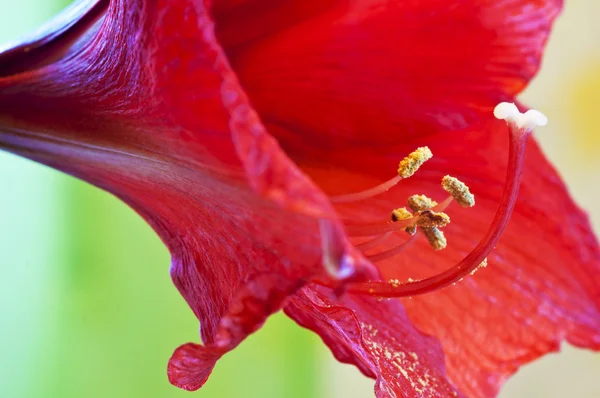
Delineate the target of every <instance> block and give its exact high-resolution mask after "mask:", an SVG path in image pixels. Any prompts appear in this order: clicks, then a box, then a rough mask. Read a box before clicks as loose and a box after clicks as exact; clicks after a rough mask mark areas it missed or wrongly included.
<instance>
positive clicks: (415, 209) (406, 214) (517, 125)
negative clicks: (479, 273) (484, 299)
mask: <svg viewBox="0 0 600 398" xmlns="http://www.w3.org/2000/svg"><path fill="white" fill-rule="evenodd" d="M494 116H495V117H496V118H497V119H502V120H505V121H506V124H507V127H508V128H507V130H508V133H509V156H508V167H507V172H506V180H505V185H504V190H503V193H502V197H501V200H500V204H499V206H498V209H497V211H496V214H495V216H494V219H493V221H492V223H491V225H490V226H489V228H488V230H487V232H486V233H485V234H484V236H483V237H482V239H481V240H480V241H479V243H478V244H477V246H475V248H474V249H473V250H472V251H471V252H470V253H469V254H468V255H467V256H466V257H464V258H463V259H462V260H460V261H459V262H458V263H456V264H454V265H453V266H451V267H450V268H448V269H447V270H445V271H443V272H441V273H439V274H437V275H433V276H430V277H427V278H424V279H421V280H409V281H407V282H400V281H398V280H397V279H393V280H389V281H368V282H347V283H345V284H342V290H343V291H345V292H351V293H359V294H366V295H370V296H376V297H406V296H414V295H419V294H424V293H428V292H432V291H435V290H438V289H441V288H444V287H446V286H449V285H451V284H453V283H455V282H458V281H460V280H461V279H462V278H464V277H465V276H467V275H469V274H473V273H474V272H475V271H476V270H477V269H479V268H481V267H485V266H486V265H487V256H488V255H489V253H490V252H491V251H492V249H493V248H494V246H495V245H496V243H497V242H498V240H499V239H500V237H501V235H502V233H503V232H504V230H505V228H506V226H507V224H508V221H509V220H510V217H511V215H512V212H513V209H514V206H515V203H516V200H517V197H518V191H519V184H520V180H521V175H522V172H523V164H524V158H525V149H526V145H527V139H528V138H529V136H530V135H531V132H532V130H533V128H534V127H536V126H544V125H546V123H547V118H546V117H545V116H544V115H543V114H542V113H540V112H538V111H535V110H529V111H527V112H526V113H521V112H519V110H518V109H517V107H516V106H515V105H514V104H511V103H505V102H503V103H501V104H499V105H498V106H496V108H495V109H494ZM432 156H433V154H432V153H431V151H430V150H429V148H428V147H420V148H417V149H416V150H415V151H414V152H412V153H410V154H409V155H408V156H407V157H406V158H404V159H403V160H402V161H401V162H400V164H399V166H398V174H397V175H396V176H395V177H393V178H391V179H390V180H388V181H386V182H384V183H382V184H380V185H377V186H375V187H373V188H370V189H367V190H365V191H361V192H356V193H351V194H345V195H340V196H333V197H331V198H330V199H331V202H332V203H334V204H335V203H350V202H357V201H362V200H365V199H369V198H372V197H374V196H377V195H380V194H382V193H384V192H386V191H388V190H389V189H391V188H393V187H394V186H395V185H397V184H398V183H400V182H401V181H402V180H403V179H406V178H410V177H411V176H412V175H413V174H415V173H416V172H417V171H418V170H419V168H420V167H421V166H422V165H423V164H424V163H425V162H426V161H428V160H429V159H431V158H432ZM441 185H442V188H443V189H444V190H445V191H446V192H447V193H448V196H447V197H446V198H445V199H444V200H443V201H442V202H440V203H437V202H436V201H434V200H433V199H431V198H429V197H427V196H425V195H413V196H410V197H409V198H408V200H407V207H408V208H407V207H401V208H398V209H394V210H392V211H391V216H390V218H391V219H390V221H388V222H384V223H382V222H378V223H365V222H356V221H352V220H345V221H344V224H345V226H346V232H347V233H348V235H349V236H352V237H363V238H366V240H365V241H363V242H362V243H360V244H357V245H355V247H356V248H357V249H359V250H360V251H362V253H363V254H364V255H365V257H366V258H367V259H369V260H370V261H371V262H372V263H376V262H379V261H383V260H386V259H389V258H392V257H394V256H396V255H398V254H399V253H401V252H402V251H403V250H404V249H406V248H407V247H408V246H409V245H410V244H412V243H413V242H414V241H415V240H416V239H417V238H418V236H419V235H423V236H424V237H425V238H426V239H427V241H428V242H429V245H430V246H431V247H432V249H433V250H443V249H445V248H446V246H447V244H448V243H447V240H446V237H445V235H444V233H443V232H442V228H443V227H445V226H446V225H448V224H449V223H450V217H449V216H448V215H447V214H446V213H445V212H444V211H445V210H446V209H447V208H448V206H449V205H450V204H451V203H452V202H453V201H455V202H456V203H458V204H459V205H460V206H463V207H472V206H474V205H475V197H474V196H473V195H472V194H471V192H470V191H469V188H468V187H467V186H466V185H465V184H464V183H463V182H461V181H460V180H458V179H457V178H454V177H451V176H449V175H447V176H445V177H443V178H442V181H441ZM326 223H327V222H326V221H323V222H322V224H321V231H322V240H323V262H324V265H325V266H326V267H328V268H329V269H331V264H330V263H331V259H332V258H336V257H335V256H334V255H332V253H330V252H329V251H331V250H334V249H333V248H332V247H331V245H329V244H328V239H327V235H328V234H327V232H326V231H327V224H326ZM398 232H401V233H406V234H408V235H407V236H408V238H407V239H406V240H405V241H404V242H402V243H401V244H399V245H396V246H394V247H391V248H388V249H386V250H383V251H379V252H378V253H376V254H369V255H367V254H365V253H366V252H371V251H372V250H373V249H377V248H379V247H380V246H382V245H384V244H385V243H386V241H387V240H388V239H389V238H390V237H391V236H392V235H393V234H395V233H398ZM417 232H420V234H417ZM346 260H347V259H346ZM340 261H341V260H340ZM334 266H336V268H337V269H346V270H347V269H348V265H347V264H334ZM332 274H334V276H337V277H338V278H340V277H341V278H343V277H345V276H347V274H345V273H344V272H342V273H337V274H336V273H332ZM316 283H319V284H323V285H326V286H330V287H333V288H336V289H337V290H339V289H340V286H334V284H332V283H331V282H325V281H322V280H319V281H316Z"/></svg>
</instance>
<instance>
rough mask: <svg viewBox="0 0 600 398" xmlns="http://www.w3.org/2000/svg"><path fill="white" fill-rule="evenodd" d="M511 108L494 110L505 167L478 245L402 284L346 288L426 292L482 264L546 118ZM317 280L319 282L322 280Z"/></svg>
mask: <svg viewBox="0 0 600 398" xmlns="http://www.w3.org/2000/svg"><path fill="white" fill-rule="evenodd" d="M513 107H514V105H513ZM512 109H513V108H512V107H511V106H508V105H504V104H500V105H499V106H498V107H496V110H495V112H494V114H495V115H496V117H498V118H502V119H506V121H507V125H508V129H507V130H508V132H509V154H508V167H507V171H506V182H505V185H504V191H503V193H502V198H501V199H500V204H499V205H498V210H497V211H496V214H495V216H494V219H493V221H492V224H491V225H490V227H489V229H488V231H487V232H486V234H485V235H484V236H483V238H482V239H481V240H480V241H479V243H478V244H477V246H476V247H475V248H474V249H473V250H472V251H471V252H470V253H469V254H468V255H467V256H466V257H465V258H463V259H462V260H461V261H459V262H458V263H457V264H455V265H454V266H453V267H451V268H449V269H447V270H446V271H444V272H442V273H440V274H437V275H434V276H431V277H428V278H425V279H421V280H418V281H409V282H406V283H402V284H390V283H388V282H387V281H386V282H382V281H373V282H366V283H350V284H348V285H347V286H346V291H347V292H350V293H360V294H366V295H370V296H376V297H406V296H414V295H418V294H424V293H429V292H432V291H435V290H438V289H441V288H444V287H446V286H449V285H451V284H453V283H455V282H458V281H459V280H461V279H462V278H464V277H465V276H467V275H469V274H470V273H471V272H473V270H475V269H477V268H478V267H480V266H482V264H486V263H487V262H486V261H484V260H485V259H486V258H487V257H488V255H489V254H490V252H491V251H492V249H493V248H494V247H495V245H496V243H498V240H499V239H500V237H501V236H502V233H503V232H504V230H505V229H506V226H507V225H508V222H509V220H510V218H511V215H512V212H513V209H514V206H515V203H516V201H517V196H518V192H519V185H520V182H521V175H522V173H523V164H524V159H525V150H526V147H527V139H528V138H529V135H530V132H531V130H532V128H533V125H534V124H535V125H544V124H545V123H546V121H547V119H546V117H545V116H543V115H542V114H541V113H539V112H537V111H535V112H532V113H529V116H527V114H525V115H523V117H525V119H523V118H522V117H521V116H519V115H522V114H521V113H518V114H517V113H514V112H513V110H512ZM517 112H518V111H517ZM316 282H317V283H322V281H316Z"/></svg>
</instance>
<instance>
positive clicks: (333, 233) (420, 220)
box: [0, 0, 600, 397]
mask: <svg viewBox="0 0 600 398" xmlns="http://www.w3.org/2000/svg"><path fill="white" fill-rule="evenodd" d="M561 6H562V1H560V0H462V1H461V0H454V1H451V0H446V1H442V0H432V1H400V0H398V1H393V0H354V1H343V0H318V1H317V0H288V1H279V0H213V1H208V0H152V1H150V0H113V1H103V0H100V1H83V2H79V3H77V4H76V5H74V6H72V7H71V8H69V9H68V10H67V11H65V12H64V13H63V14H61V15H60V16H59V17H57V18H56V19H55V20H54V21H52V22H51V23H50V24H49V25H47V26H46V27H45V28H42V29H40V30H39V31H37V32H35V33H34V34H33V35H32V36H31V37H29V38H26V39H24V40H22V41H20V42H18V43H14V44H10V45H9V46H8V47H6V49H5V50H4V51H3V52H2V53H1V54H0V76H1V77H0V147H2V148H3V149H5V150H8V151H10V152H13V153H16V154H19V155H22V156H25V157H27V158H30V159H33V160H36V161H38V162H41V163H44V164H46V165H49V166H51V167H54V168H56V169H59V170H62V171H64V172H66V173H69V174H71V175H74V176H77V177H79V178H81V179H84V180H86V181H88V182H90V183H92V184H94V185H96V186H98V187H101V188H103V189H105V190H107V191H109V192H111V193H113V194H114V195H116V196H117V197H119V198H120V199H122V200H123V201H124V202H126V203H127V204H128V205H130V206H131V207H132V208H133V209H135V210H136V211H137V212H138V213H139V214H140V215H142V216H143V217H144V218H145V219H146V220H147V221H148V223H149V224H150V225H151V226H152V227H153V228H154V229H155V230H156V232H157V233H158V234H159V235H160V236H161V238H162V240H163V241H164V243H165V244H166V245H167V246H168V248H169V249H170V251H171V253H172V257H173V260H172V266H171V275H172V278H173V281H174V283H175V285H176V286H177V288H178V289H179V290H180V292H181V294H182V295H183V296H184V298H185V299H186V300H187V302H188V304H189V305H190V307H191V308H192V310H193V311H194V313H195V315H196V316H197V318H198V319H199V321H200V325H201V338H202V342H203V345H200V344H195V343H188V344H184V345H182V346H181V347H179V348H177V349H176V350H175V353H174V354H173V357H172V358H171V360H170V363H169V367H168V376H169V379H170V380H171V382H172V383H174V384H175V385H177V386H179V387H182V388H185V389H189V390H194V389H197V388H199V387H201V386H202V385H203V384H204V383H205V382H206V380H207V378H208V376H209V374H210V373H211V371H212V369H213V367H214V365H215V363H216V362H217V361H218V359H219V358H220V357H221V356H222V355H224V354H225V353H227V352H228V351H230V350H232V349H233V348H235V347H236V346H237V345H238V344H239V343H241V342H242V340H244V339H245V338H246V337H247V336H248V335H249V334H251V333H253V332H254V331H256V330H257V329H258V328H259V327H260V326H261V325H262V324H263V322H264V321H265V319H266V318H267V317H268V316H269V315H270V314H272V313H274V312H276V311H278V310H280V309H281V308H283V310H284V311H285V313H286V314H287V315H288V316H290V317H291V318H292V319H294V320H295V321H296V322H298V323H299V324H300V325H301V326H304V327H306V328H309V329H311V330H313V331H315V332H316V333H318V334H319V335H320V336H321V337H322V339H323V341H324V342H325V344H327V345H328V346H329V348H330V349H331V350H332V352H333V354H334V355H335V357H336V358H337V359H338V360H340V361H341V362H347V363H351V364H354V365H356V366H357V367H358V368H359V369H360V370H361V371H362V372H363V373H364V374H365V375H367V376H369V377H373V378H376V379H377V382H376V386H375V391H376V395H377V396H378V397H399V396H406V397H412V396H425V397H438V396H439V397H447V396H471V397H486V396H494V395H495V394H496V393H497V391H498V388H499V386H500V385H501V384H502V382H503V381H504V380H505V379H506V378H507V377H508V376H509V375H511V374H512V373H513V372H515V371H516V370H517V368H518V367H519V366H520V365H522V364H523V363H526V362H529V361H531V360H533V359H534V358H537V357H539V356H540V355H543V354H545V353H547V352H549V351H555V350H557V349H558V347H559V344H560V343H561V342H562V341H565V340H566V341H568V342H570V343H571V344H574V345H576V346H580V347H587V348H592V349H599V348H600V309H599V304H600V272H598V271H599V270H600V251H599V249H598V244H597V241H596V238H595V237H594V236H593V234H592V232H591V231H590V226H589V224H588V221H587V219H586V217H585V215H584V214H583V213H582V212H581V211H580V210H579V209H578V208H577V207H576V205H574V204H573V202H572V201H571V199H570V198H569V195H568V193H567V191H566V189H565V186H564V184H563V183H562V182H561V180H560V178H559V177H558V176H557V174H556V172H555V170H554V169H553V168H552V166H551V165H550V164H549V163H548V162H547V160H546V159H545V158H544V156H543V154H542V153H541V151H540V149H539V148H538V146H537V145H536V144H535V142H533V141H532V140H529V142H528V143H527V137H528V136H529V134H530V132H531V130H532V128H533V126H534V125H535V124H537V123H541V122H543V121H544V120H543V117H542V115H541V114H539V113H536V112H532V113H531V112H530V113H527V114H525V115H522V114H520V113H519V112H518V111H517V110H516V108H515V107H513V106H511V105H509V104H502V105H501V106H499V107H498V108H496V116H498V117H501V118H505V119H506V123H505V121H500V120H497V119H495V118H494V116H493V109H494V107H495V106H496V105H497V104H498V103H500V102H504V101H508V102H513V101H514V96H515V95H516V94H518V93H519V92H520V91H521V90H522V89H523V88H524V87H525V85H526V84H527V82H528V81H529V79H531V77H532V76H533V75H534V74H535V73H536V71H537V70H538V67H539V64H540V57H541V55H542V50H543V46H544V43H545V41H546V39H547V36H548V32H549V30H550V27H551V24H552V22H553V20H554V18H555V17H556V15H557V14H558V12H559V10H560V8H561ZM525 151H526V152H527V156H526V157H525ZM431 153H432V154H433V158H431V160H429V161H427V162H426V163H424V164H421V163H423V162H424V161H425V160H427V159H429V158H430V155H431ZM409 154H410V155H409ZM403 159H404V160H403ZM399 163H401V165H400V167H399V165H398V164H399ZM419 165H420V166H421V167H420V168H419V167H418V166H419ZM398 169H400V170H399V171H397V170H398ZM417 169H419V170H417ZM413 173H414V174H413ZM411 174H413V175H411ZM446 175H449V176H451V177H445V176H446ZM395 176H396V177H395ZM442 179H443V185H444V186H443V187H442V186H441V185H440V183H441V181H442ZM386 181H387V182H386ZM463 183H464V184H466V186H468V188H469V189H470V193H472V194H474V196H475V201H476V205H475V206H474V207H468V206H470V205H472V204H473V203H472V197H471V196H470V193H468V192H467V188H466V186H464V185H462V184H463ZM381 184H383V185H381ZM519 184H520V185H521V190H520V194H519V195H518V196H517V191H518V188H519ZM444 189H445V190H447V191H448V192H450V193H451V194H452V195H449V194H448V193H447V192H446V191H445V190H444ZM414 195H417V196H414ZM453 196H455V197H456V198H457V199H458V201H462V205H466V206H467V207H463V206H461V204H456V203H453V204H451V201H452V197H453ZM407 201H408V204H407ZM433 201H437V202H439V204H436V203H433ZM513 206H514V209H513ZM513 210H514V211H513ZM511 214H512V218H511ZM392 218H393V219H394V220H395V221H392ZM450 218H451V221H452V222H451V223H450V224H449V225H447V226H446V224H448V222H449V221H450ZM509 219H510V222H509ZM441 227H443V229H441ZM406 231H408V233H407V232H406ZM411 234H412V235H411ZM444 247H445V249H443V248H444ZM436 249H443V250H436ZM486 263H487V267H485V268H483V267H482V266H483V265H485V264H486ZM131 266H132V267H137V269H139V272H144V266H143V264H131ZM478 268H481V269H479V270H478ZM476 270H477V272H474V271H476ZM472 273H473V275H470V274H472ZM411 296H413V297H411ZM399 298H401V299H399ZM233 376H234V375H233Z"/></svg>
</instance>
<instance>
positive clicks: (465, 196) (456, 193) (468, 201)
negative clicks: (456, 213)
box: [442, 176, 475, 207]
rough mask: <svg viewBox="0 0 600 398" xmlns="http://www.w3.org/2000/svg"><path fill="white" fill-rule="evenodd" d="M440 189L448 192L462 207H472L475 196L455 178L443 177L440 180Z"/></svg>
mask: <svg viewBox="0 0 600 398" xmlns="http://www.w3.org/2000/svg"><path fill="white" fill-rule="evenodd" d="M442 188H444V190H445V191H446V192H448V193H449V194H450V195H452V197H453V198H454V200H456V202H457V203H458V204H459V205H461V206H462V207H473V206H474V205H475V196H473V194H472V193H471V192H470V191H469V187H468V186H466V185H465V184H464V183H463V182H462V181H460V180H459V179H457V178H454V177H450V176H445V177H444V178H442Z"/></svg>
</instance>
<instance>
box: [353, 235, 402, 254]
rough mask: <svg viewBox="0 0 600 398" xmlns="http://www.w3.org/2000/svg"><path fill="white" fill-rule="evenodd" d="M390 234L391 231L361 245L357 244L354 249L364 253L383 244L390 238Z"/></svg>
mask: <svg viewBox="0 0 600 398" xmlns="http://www.w3.org/2000/svg"><path fill="white" fill-rule="evenodd" d="M392 234H393V231H390V232H386V233H385V234H383V235H379V236H378V237H376V238H373V239H371V240H368V241H366V242H363V243H359V244H358V245H355V247H356V248H357V249H359V250H361V251H363V252H366V251H367V250H371V249H374V248H376V247H377V246H379V245H380V244H382V243H383V242H385V241H386V240H387V239H388V238H389V237H390V236H392Z"/></svg>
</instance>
